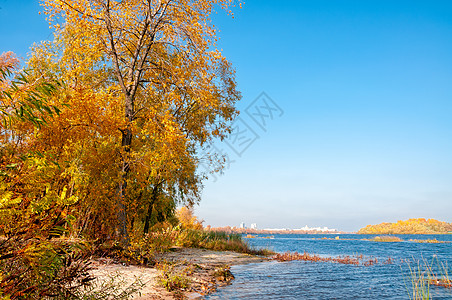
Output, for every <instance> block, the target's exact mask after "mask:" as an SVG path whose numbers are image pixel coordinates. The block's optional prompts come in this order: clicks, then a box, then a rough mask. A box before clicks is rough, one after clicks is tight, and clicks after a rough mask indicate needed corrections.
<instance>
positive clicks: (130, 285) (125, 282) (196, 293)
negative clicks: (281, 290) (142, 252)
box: [91, 248, 267, 300]
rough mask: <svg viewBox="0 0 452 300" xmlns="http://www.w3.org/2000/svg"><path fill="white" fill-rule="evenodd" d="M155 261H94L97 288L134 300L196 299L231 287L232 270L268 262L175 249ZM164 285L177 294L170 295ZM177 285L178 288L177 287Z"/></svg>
mask: <svg viewBox="0 0 452 300" xmlns="http://www.w3.org/2000/svg"><path fill="white" fill-rule="evenodd" d="M171 250H172V251H170V252H165V253H162V254H159V255H157V256H156V257H155V261H156V264H155V266H153V267H142V266H134V265H127V264H126V263H119V262H115V261H113V260H112V259H104V258H101V259H96V260H93V261H92V267H93V270H92V271H91V274H92V275H93V276H95V277H96V279H95V282H94V285H95V286H97V287H101V286H103V287H105V286H108V285H111V286H116V287H117V288H118V293H119V294H121V293H122V295H124V297H125V296H126V295H130V298H131V299H139V300H147V299H164V300H166V299H181V298H184V297H186V298H190V299H196V298H198V297H200V296H202V295H205V294H209V293H212V292H214V291H215V290H216V288H218V287H220V286H223V285H227V284H228V283H229V282H230V281H231V280H232V279H233V278H234V277H233V275H232V274H231V273H230V271H229V266H231V265H239V264H248V263H256V262H262V261H266V260H267V259H266V258H263V257H257V256H252V255H248V254H241V253H236V252H230V251H212V250H205V249H194V248H173V249H171ZM162 278H163V282H164V283H166V284H167V285H168V287H169V288H170V289H171V288H172V287H175V289H174V291H172V292H169V291H168V290H167V289H165V288H164V287H163V286H162ZM173 284H174V286H173Z"/></svg>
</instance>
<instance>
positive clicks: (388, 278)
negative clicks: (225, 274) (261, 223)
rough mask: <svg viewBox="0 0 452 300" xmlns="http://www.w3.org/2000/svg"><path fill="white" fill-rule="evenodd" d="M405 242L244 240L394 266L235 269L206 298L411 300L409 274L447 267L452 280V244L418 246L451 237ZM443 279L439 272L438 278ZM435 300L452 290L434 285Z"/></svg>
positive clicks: (290, 237)
mask: <svg viewBox="0 0 452 300" xmlns="http://www.w3.org/2000/svg"><path fill="white" fill-rule="evenodd" d="M396 236H397V237H399V238H400V239H402V240H403V241H402V242H373V241H368V240H365V239H372V238H373V237H375V236H371V235H354V234H342V235H337V237H338V238H337V237H336V235H331V234H329V235H320V234H319V235H308V234H306V235H294V234H278V235H274V236H273V238H268V237H269V236H266V235H259V237H258V238H246V240H247V241H248V243H249V244H250V245H251V246H253V247H256V248H268V249H270V250H273V251H275V252H280V253H283V252H286V251H291V252H295V251H296V252H299V253H303V252H305V251H306V252H308V253H309V254H317V255H319V256H324V257H338V256H346V255H349V256H354V255H364V257H368V258H372V259H375V258H376V259H377V260H378V261H379V262H383V261H386V260H387V259H388V258H391V259H392V260H393V263H392V264H383V263H378V264H376V265H372V266H355V265H346V264H340V263H333V262H305V261H289V262H277V261H270V262H264V263H255V264H248V265H238V266H232V267H231V271H232V273H233V274H234V276H235V280H234V281H233V282H232V284H231V285H228V286H226V287H223V288H220V289H219V290H218V291H217V292H216V293H214V294H212V295H209V296H206V297H205V299H314V300H315V299H410V296H409V292H410V291H411V290H412V288H411V286H412V283H411V277H410V271H409V268H410V267H411V269H417V268H418V265H419V264H420V266H421V269H422V270H423V269H424V268H425V267H424V266H425V263H424V262H427V264H428V265H430V266H431V265H433V266H434V272H440V271H439V268H438V266H440V264H441V263H442V264H444V266H445V267H446V268H447V269H448V270H449V272H450V273H449V276H450V278H451V279H452V268H451V267H452V243H418V242H413V241H410V240H415V239H416V240H428V239H437V240H438V241H446V242H452V235H451V234H449V235H396ZM438 274H439V273H438ZM429 293H430V298H431V299H435V300H436V299H438V300H439V299H441V300H443V299H452V289H451V288H444V287H437V286H432V285H431V286H430V289H429Z"/></svg>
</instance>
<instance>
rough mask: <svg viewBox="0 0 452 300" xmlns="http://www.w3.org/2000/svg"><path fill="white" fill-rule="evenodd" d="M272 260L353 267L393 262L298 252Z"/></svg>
mask: <svg viewBox="0 0 452 300" xmlns="http://www.w3.org/2000/svg"><path fill="white" fill-rule="evenodd" d="M273 259H274V260H277V261H281V262H283V261H293V260H301V261H310V262H332V263H339V264H345V265H355V266H365V267H369V266H373V265H377V264H392V263H393V260H392V259H391V258H388V259H387V260H384V261H379V260H378V259H377V258H375V257H365V256H364V255H362V254H361V255H353V256H349V255H346V256H338V257H324V256H319V255H315V254H309V253H307V252H304V253H303V254H300V253H298V252H285V253H277V254H276V255H275V256H273Z"/></svg>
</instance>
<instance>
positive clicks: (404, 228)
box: [358, 218, 452, 234]
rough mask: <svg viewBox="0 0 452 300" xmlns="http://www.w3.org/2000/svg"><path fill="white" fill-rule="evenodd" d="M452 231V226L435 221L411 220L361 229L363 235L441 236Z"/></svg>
mask: <svg viewBox="0 0 452 300" xmlns="http://www.w3.org/2000/svg"><path fill="white" fill-rule="evenodd" d="M451 231H452V224H450V223H447V222H441V221H438V220H434V219H428V220H426V219H424V218H419V219H409V220H406V221H401V220H399V221H397V222H396V223H381V224H378V225H367V226H366V227H365V228H361V229H360V230H359V231H358V233H361V234H439V233H448V232H451Z"/></svg>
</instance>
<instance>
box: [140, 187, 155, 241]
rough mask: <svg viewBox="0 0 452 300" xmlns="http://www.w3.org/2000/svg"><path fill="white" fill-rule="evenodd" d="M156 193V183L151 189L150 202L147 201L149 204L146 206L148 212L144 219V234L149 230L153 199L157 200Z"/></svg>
mask: <svg viewBox="0 0 452 300" xmlns="http://www.w3.org/2000/svg"><path fill="white" fill-rule="evenodd" d="M157 194H158V185H155V186H154V188H153V189H152V197H151V202H149V206H148V213H147V215H146V219H145V220H144V230H143V232H144V234H146V233H148V232H149V223H150V221H151V216H152V207H153V206H154V203H155V201H156V200H157Z"/></svg>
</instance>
